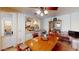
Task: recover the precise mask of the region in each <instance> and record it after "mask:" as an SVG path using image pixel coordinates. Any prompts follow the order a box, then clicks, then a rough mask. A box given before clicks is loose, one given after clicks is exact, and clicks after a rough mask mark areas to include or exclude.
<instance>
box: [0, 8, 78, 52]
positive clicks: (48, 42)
mask: <svg viewBox="0 0 79 59" xmlns="http://www.w3.org/2000/svg"><path fill="white" fill-rule="evenodd" d="M78 19H79V8H78V7H0V50H1V51H78V50H79V45H78V44H79V41H78V38H79V36H78V35H79V27H78V26H79V23H78V21H79V20H78Z"/></svg>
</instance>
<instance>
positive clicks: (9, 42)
mask: <svg viewBox="0 0 79 59" xmlns="http://www.w3.org/2000/svg"><path fill="white" fill-rule="evenodd" d="M15 16H16V15H15V14H12V13H1V22H2V23H1V36H3V38H2V49H5V48H8V47H11V46H14V45H16V17H15ZM4 21H11V24H12V31H13V34H12V35H4V34H5V31H4Z"/></svg>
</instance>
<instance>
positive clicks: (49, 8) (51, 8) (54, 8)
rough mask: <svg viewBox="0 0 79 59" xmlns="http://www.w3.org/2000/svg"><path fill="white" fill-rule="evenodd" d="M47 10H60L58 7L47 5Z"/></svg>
mask: <svg viewBox="0 0 79 59" xmlns="http://www.w3.org/2000/svg"><path fill="white" fill-rule="evenodd" d="M46 9H47V10H58V7H46Z"/></svg>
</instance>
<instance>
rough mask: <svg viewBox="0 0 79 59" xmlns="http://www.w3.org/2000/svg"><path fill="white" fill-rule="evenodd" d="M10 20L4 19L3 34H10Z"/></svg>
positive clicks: (11, 32)
mask: <svg viewBox="0 0 79 59" xmlns="http://www.w3.org/2000/svg"><path fill="white" fill-rule="evenodd" d="M12 34H13V31H12V22H11V21H7V20H6V21H4V35H12Z"/></svg>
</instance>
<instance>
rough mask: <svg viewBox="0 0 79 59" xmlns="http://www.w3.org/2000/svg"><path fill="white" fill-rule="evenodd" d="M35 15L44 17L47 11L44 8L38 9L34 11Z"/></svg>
mask: <svg viewBox="0 0 79 59" xmlns="http://www.w3.org/2000/svg"><path fill="white" fill-rule="evenodd" d="M36 14H37V15H40V16H44V15H47V14H48V11H47V9H46V7H39V9H37V10H36Z"/></svg>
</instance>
